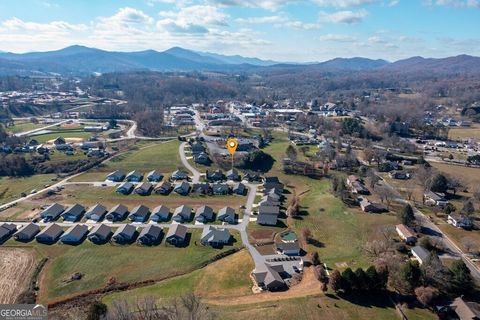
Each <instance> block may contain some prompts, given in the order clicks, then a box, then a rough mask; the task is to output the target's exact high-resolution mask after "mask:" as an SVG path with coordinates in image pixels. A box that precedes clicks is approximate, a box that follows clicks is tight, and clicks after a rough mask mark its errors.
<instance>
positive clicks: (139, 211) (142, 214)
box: [128, 204, 150, 222]
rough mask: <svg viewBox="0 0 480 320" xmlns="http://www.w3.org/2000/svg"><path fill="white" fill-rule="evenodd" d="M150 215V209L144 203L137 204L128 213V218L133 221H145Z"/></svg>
mask: <svg viewBox="0 0 480 320" xmlns="http://www.w3.org/2000/svg"><path fill="white" fill-rule="evenodd" d="M149 215H150V209H149V208H148V207H146V206H144V205H143V204H141V205H138V206H136V207H135V208H133V210H132V211H131V212H130V214H129V215H128V219H130V220H131V221H132V222H145V221H147V220H148V216H149Z"/></svg>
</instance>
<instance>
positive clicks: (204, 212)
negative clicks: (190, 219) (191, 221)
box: [195, 206, 213, 223]
mask: <svg viewBox="0 0 480 320" xmlns="http://www.w3.org/2000/svg"><path fill="white" fill-rule="evenodd" d="M212 219H213V209H212V208H210V207H209V206H201V207H198V208H197V211H196V213H195V221H198V222H201V223H206V222H208V221H211V220H212Z"/></svg>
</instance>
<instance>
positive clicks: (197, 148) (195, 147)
mask: <svg viewBox="0 0 480 320" xmlns="http://www.w3.org/2000/svg"><path fill="white" fill-rule="evenodd" d="M191 150H192V154H193V155H194V156H195V155H196V154H199V153H202V152H205V147H204V146H203V144H202V143H201V142H194V143H192V144H191Z"/></svg>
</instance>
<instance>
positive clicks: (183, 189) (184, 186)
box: [173, 181, 190, 196]
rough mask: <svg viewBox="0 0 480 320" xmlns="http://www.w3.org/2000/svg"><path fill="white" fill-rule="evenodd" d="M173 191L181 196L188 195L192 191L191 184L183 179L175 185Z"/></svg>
mask: <svg viewBox="0 0 480 320" xmlns="http://www.w3.org/2000/svg"><path fill="white" fill-rule="evenodd" d="M173 191H175V192H176V193H178V194H179V195H181V196H186V195H188V193H189V192H190V184H189V183H188V182H186V181H182V182H180V183H178V184H177V185H176V186H175V188H174V189H173Z"/></svg>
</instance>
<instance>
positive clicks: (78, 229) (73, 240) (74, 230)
mask: <svg viewBox="0 0 480 320" xmlns="http://www.w3.org/2000/svg"><path fill="white" fill-rule="evenodd" d="M87 234H88V227H87V226H86V225H81V224H77V225H74V226H72V227H70V228H69V229H68V230H67V231H66V232H65V234H64V235H63V236H62V237H61V238H60V241H62V242H63V243H65V244H80V243H81V242H82V241H83V240H84V239H85V237H86V236H87Z"/></svg>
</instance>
